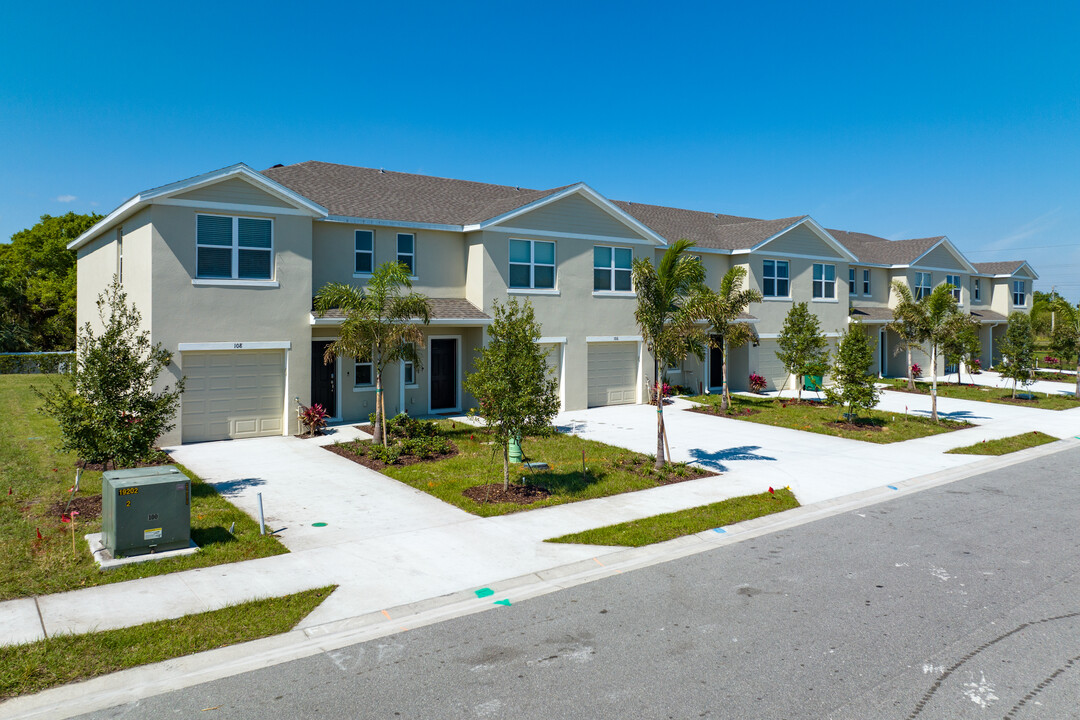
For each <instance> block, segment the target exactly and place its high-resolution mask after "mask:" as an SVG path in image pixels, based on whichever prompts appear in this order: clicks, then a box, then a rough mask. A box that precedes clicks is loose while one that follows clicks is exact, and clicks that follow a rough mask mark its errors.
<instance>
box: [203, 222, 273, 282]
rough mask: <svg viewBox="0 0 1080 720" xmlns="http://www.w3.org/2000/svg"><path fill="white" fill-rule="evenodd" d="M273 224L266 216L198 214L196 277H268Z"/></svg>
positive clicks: (271, 265)
mask: <svg viewBox="0 0 1080 720" xmlns="http://www.w3.org/2000/svg"><path fill="white" fill-rule="evenodd" d="M273 252H274V223H273V221H272V220H269V219H267V218H245V217H227V216H224V215H197V216H196V231H195V277H198V278H215V279H233V280H269V279H271V275H272V274H273V262H272V261H273Z"/></svg>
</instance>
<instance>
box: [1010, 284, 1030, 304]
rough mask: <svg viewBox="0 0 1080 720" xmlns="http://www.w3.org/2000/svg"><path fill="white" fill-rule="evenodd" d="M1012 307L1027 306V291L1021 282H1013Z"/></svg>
mask: <svg viewBox="0 0 1080 720" xmlns="http://www.w3.org/2000/svg"><path fill="white" fill-rule="evenodd" d="M1012 296H1013V305H1015V306H1016V307H1024V306H1025V305H1027V289H1026V287H1025V284H1024V281H1023V280H1013V292H1012Z"/></svg>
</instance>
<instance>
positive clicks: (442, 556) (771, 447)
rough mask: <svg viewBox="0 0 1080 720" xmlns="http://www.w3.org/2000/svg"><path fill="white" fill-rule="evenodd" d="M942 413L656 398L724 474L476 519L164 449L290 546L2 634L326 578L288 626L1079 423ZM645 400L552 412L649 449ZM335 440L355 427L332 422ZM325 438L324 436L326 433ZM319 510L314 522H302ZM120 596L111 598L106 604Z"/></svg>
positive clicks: (277, 466)
mask: <svg viewBox="0 0 1080 720" xmlns="http://www.w3.org/2000/svg"><path fill="white" fill-rule="evenodd" d="M922 400H924V398H921V397H919V396H912V395H907V394H904V393H889V392H887V393H885V394H884V397H883V399H882V403H881V407H882V408H884V409H888V410H896V411H902V410H903V407H904V405H907V406H908V411H909V412H923V411H928V410H929V405H928V403H929V399H928V398H925V401H926V403H927V407H926V408H921V407H916V406H915V405H914V404H913V403H917V402H919V401H922ZM939 407H940V409H941V412H942V413H943V414H953V415H954V416H965V415H966V416H967V417H970V418H971V419H972V421H973V422H976V423H981V424H980V425H978V426H977V427H974V428H971V429H967V430H961V431H957V432H952V433H945V434H942V435H937V436H934V437H928V438H921V439H918V440H909V441H907V442H903V443H894V444H892V445H875V444H871V443H865V442H860V441H857V440H846V439H843V438H834V437H830V436H825V435H818V434H813V433H804V432H800V431H797V430H789V429H786V428H774V427H770V426H766V425H758V424H755V423H747V422H742V421H738V420H730V419H725V418H717V417H712V416H705V415H701V414H698V413H691V412H688V411H687V410H688V408H689V403H687V402H686V401H683V400H676V401H675V403H674V404H673V405H672V406H669V408H668V410H667V411H666V412H665V416H666V418H667V422H668V427H669V436H670V440H671V450H672V455H673V456H674V459H675V460H681V461H688V462H694V463H697V464H699V465H702V466H704V467H707V468H709V469H713V470H716V471H718V472H720V473H722V474H720V475H718V476H714V477H709V478H702V479H699V480H693V481H688V482H682V483H677V484H674V485H668V486H664V487H658V488H654V489H650V490H645V491H641V492H636V493H627V494H623V495H615V496H611V497H607V498H599V499H596V500H588V501H583V502H578V503H571V504H566V505H560V506H555V507H549V508H542V509H538V510H533V511H528V512H520V513H515V514H512V515H504V516H501V517H495V518H479V517H475V516H473V515H470V514H468V513H465V512H464V511H462V510H459V509H458V508H455V507H453V506H450V505H447V504H445V503H443V502H441V501H439V500H437V499H435V498H433V497H432V496H430V495H427V494H426V493H423V492H420V491H417V490H413V489H412V488H409V487H407V486H405V485H402V484H401V483H398V482H396V481H394V480H391V479H389V478H387V477H385V476H383V475H381V474H379V473H376V472H373V471H371V470H368V469H367V468H364V467H362V466H360V465H357V464H355V463H353V462H351V461H349V460H346V459H344V458H342V457H340V456H337V455H335V454H333V453H330V452H328V451H326V450H324V449H322V448H321V447H319V445H318V443H317V442H315V441H310V440H299V439H297V438H291V437H280V438H262V439H258V440H244V441H234V442H220V443H203V444H198V445H186V446H182V447H178V448H173V449H172V452H173V455H174V457H175V458H176V460H177V461H178V462H181V463H183V464H184V465H185V466H187V467H189V468H191V470H192V471H193V472H195V473H196V474H198V475H199V476H201V477H202V478H204V479H206V480H207V481H208V482H211V483H213V484H214V485H215V486H217V487H218V488H219V489H220V491H221V492H222V493H223V494H225V495H226V496H227V497H229V499H230V500H231V501H232V502H234V503H236V504H237V505H238V506H239V507H241V508H243V509H244V510H246V511H247V512H249V513H251V514H253V515H254V514H256V512H257V510H256V507H257V506H256V502H257V499H256V498H257V493H260V492H261V493H262V495H263V502H264V507H265V509H266V514H267V519H268V524H269V526H270V527H271V528H272V529H274V530H277V531H279V536H280V537H281V539H282V541H283V542H284V543H285V545H286V546H287V547H288V548H289V549H290V550H291V551H292V552H291V553H290V554H287V555H279V556H275V557H270V558H262V559H258V560H251V561H247V562H241V563H235V564H232V565H219V566H215V567H210V568H203V569H198V570H189V571H185V572H179V573H173V574H170V575H165V576H159V577H152V578H145V579H141V580H132V581H128V582H122V583H115V584H112V585H104V586H99V587H94V588H88V589H83V590H77V591H72V592H67V593H61V594H57V595H50V596H42V597H38V598H28V599H22V600H14V601H9V602H5V603H0V644H14V643H21V642H30V641H34V640H38V639H41V638H42V637H45V635H46V634H47V635H49V636H53V635H56V634H59V633H80V632H88V631H93V630H104V629H109V628H116V627H122V626H130V625H136V624H140V623H143V622H148V621H151V620H159V619H167V618H175V617H180V616H183V615H187V614H191V613H196V612H202V611H206V610H211V609H216V608H220V607H223V606H225V605H231V604H235V603H239V602H243V601H246V600H251V599H255V598H258V597H268V596H275V595H284V594H287V593H291V592H296V591H300V590H304V589H308V588H313V587H319V586H322V585H328V584H337V585H339V586H340V587H339V590H338V591H337V592H335V593H334V594H333V595H332V596H331V597H330V598H328V599H327V600H326V601H325V602H324V603H323V604H322V606H320V607H319V608H318V609H317V610H316V611H315V612H314V613H312V615H310V616H309V617H308V618H306V619H305V620H304V621H303V623H302V625H301V627H303V628H309V629H310V628H315V627H317V626H323V625H326V624H328V623H338V622H342V621H345V620H347V619H349V618H354V617H359V616H362V615H366V614H369V613H372V612H376V613H377V612H379V611H383V610H386V609H388V608H394V607H398V606H402V605H406V604H409V603H416V602H418V601H423V600H427V599H429V598H437V597H440V596H446V595H449V594H452V593H459V592H461V591H467V590H470V589H473V588H477V587H481V586H485V585H491V584H493V583H497V582H499V581H501V580H505V579H508V578H515V577H520V576H524V575H528V574H530V573H537V572H542V571H548V570H551V569H553V568H558V567H560V566H565V565H570V564H573V563H579V562H581V561H585V560H590V561H591V560H594V559H595V562H596V563H598V564H599V563H602V561H603V558H604V557H605V556H607V555H611V554H613V553H619V552H623V549H622V548H612V547H597V546H581V545H559V544H548V543H544V542H543V541H544V539H546V538H550V537H554V536H558V535H563V534H566V533H571V532H579V531H581V530H586V529H589V528H593V527H599V526H603V525H609V524H612V523H617V522H623V521H626V520H633V519H638V518H642V517H647V516H650V515H655V514H658V513H663V512H671V511H674V510H679V509H684V508H688V507H695V506H699V505H703V504H707V503H711V502H717V501H719V500H723V499H726V498H729V497H733V496H737V495H745V494H749V493H756V492H762V491H764V490H765V489H766V488H767V487H769V486H770V485H771V486H774V487H783V486H786V485H790V486H791V488H792V490H793V491H794V492H795V493H796V495H797V497H798V498H799V500H800V501H801V502H802V503H803V504H810V503H817V502H821V501H825V500H829V499H832V498H839V497H843V496H847V495H850V494H852V493H859V492H861V491H866V490H870V489H873V488H881V487H883V486H886V485H895V484H896V483H898V482H902V481H905V480H908V479H911V478H917V477H925V476H928V475H929V476H932V475H933V474H934V473H940V472H948V471H950V470H951V469H955V468H959V467H960V466H963V465H969V464H974V463H979V462H980V461H984V458H980V457H978V456H967V455H946V454H943V453H944V451H945V450H947V449H950V448H953V447H959V446H962V445H968V444H972V443H975V442H979V441H981V440H983V439H989V438H996V437H1005V436H1009V435H1016V434H1019V433H1022V432H1028V431H1030V430H1039V431H1040V432H1046V433H1049V434H1052V435H1055V436H1057V437H1062V438H1064V437H1071V436H1074V435H1080V410H1069V411H1057V412H1055V411H1046V410H1034V409H1031V408H1025V407H1015V406H1010V405H994V404H990V403H977V402H969V401H960V400H950V399H948V398H941V399H939ZM655 422H656V411H655V409H654V408H651V407H649V406H620V407H607V408H594V409H591V410H585V411H576V412H569V413H563V414H562V415H560V417H559V418H558V423H559V424H560V425H563V426H569V427H570V428H571V429H572V430H573V432H575V433H577V434H579V435H581V436H583V437H587V438H591V439H596V440H600V441H602V442H606V443H610V444H613V445H618V446H622V447H626V448H630V449H633V450H637V451H642V452H652V451H654V450H655V443H656V435H655ZM337 433H338V434H337V436H336V437H338V438H347V437H352V436H355V431H353V430H352V429H351V428H345V427H342V428H338V429H337ZM329 441H333V438H331V439H330V440H329ZM316 522H325V523H328V524H327V526H326V527H315V526H314V525H313V523H316ZM118 610H122V612H121V611H118Z"/></svg>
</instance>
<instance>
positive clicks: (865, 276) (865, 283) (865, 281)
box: [862, 269, 870, 295]
mask: <svg viewBox="0 0 1080 720" xmlns="http://www.w3.org/2000/svg"><path fill="white" fill-rule="evenodd" d="M862 294H863V295H869V294H870V270H869V269H866V270H863V271H862Z"/></svg>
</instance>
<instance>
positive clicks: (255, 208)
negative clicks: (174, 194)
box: [153, 198, 311, 217]
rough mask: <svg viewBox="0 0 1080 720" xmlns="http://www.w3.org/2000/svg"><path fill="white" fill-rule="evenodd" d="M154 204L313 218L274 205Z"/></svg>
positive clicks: (168, 200)
mask: <svg viewBox="0 0 1080 720" xmlns="http://www.w3.org/2000/svg"><path fill="white" fill-rule="evenodd" d="M153 204H154V205H172V206H175V207H193V208H206V209H207V210H225V211H227V212H250V213H262V214H264V215H271V214H273V215H300V216H302V217H311V213H310V212H309V211H307V210H298V209H296V208H283V207H276V206H274V205H242V204H240V203H223V202H210V201H204V200H177V199H174V198H165V199H164V200H154V201H153Z"/></svg>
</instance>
